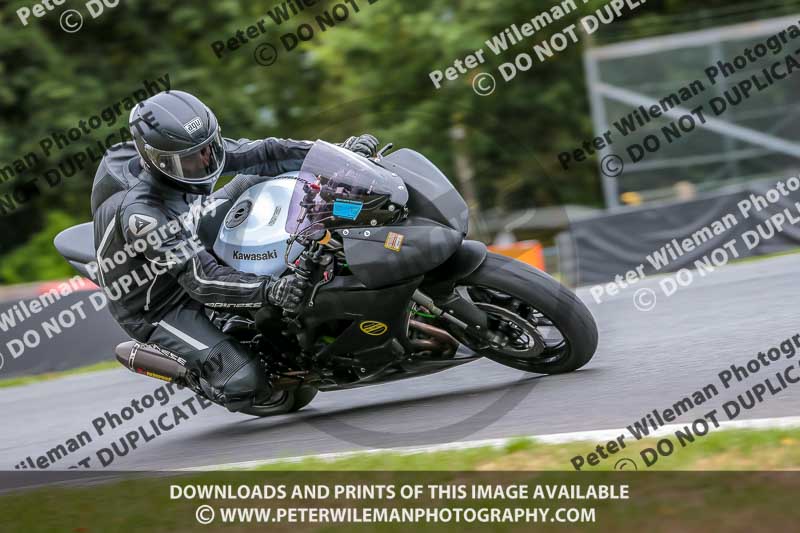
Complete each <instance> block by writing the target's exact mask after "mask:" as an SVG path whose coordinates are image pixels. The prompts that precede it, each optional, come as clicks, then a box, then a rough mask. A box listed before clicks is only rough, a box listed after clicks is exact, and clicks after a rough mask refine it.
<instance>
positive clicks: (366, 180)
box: [56, 141, 597, 416]
mask: <svg viewBox="0 0 800 533" xmlns="http://www.w3.org/2000/svg"><path fill="white" fill-rule="evenodd" d="M391 148H392V147H391V145H388V146H386V147H385V148H384V149H383V150H381V152H380V153H379V154H378V155H377V156H376V157H374V158H364V157H361V156H359V155H356V154H354V153H352V152H349V151H347V150H345V149H342V148H340V147H338V146H334V145H332V144H329V143H326V142H324V141H317V142H316V143H315V145H314V147H313V148H312V149H311V151H310V152H309V153H308V155H307V157H306V159H305V162H304V164H303V165H302V168H301V169H300V171H299V172H294V173H287V174H284V175H281V176H278V177H276V178H274V179H272V180H269V181H266V182H263V183H261V184H259V185H256V186H254V187H252V188H251V189H249V190H248V191H246V192H245V193H244V194H243V195H242V196H241V197H239V198H238V199H237V201H236V202H234V206H233V207H232V208H231V209H230V210H229V211H228V212H227V213H220V214H219V215H218V216H217V217H216V219H217V220H216V221H215V222H214V224H215V227H214V230H213V231H212V235H213V236H214V242H213V243H209V246H210V247H211V248H212V249H213V251H214V253H215V255H216V256H217V258H218V259H219V260H220V261H221V262H223V263H226V264H228V265H229V266H231V267H233V268H236V269H238V270H240V271H244V272H252V273H254V274H263V275H272V276H280V275H282V274H284V273H286V272H287V271H289V270H292V271H294V272H295V273H296V274H297V275H299V276H301V277H303V278H304V279H305V280H307V282H308V286H309V290H308V292H307V294H306V297H305V299H304V301H303V305H302V307H301V308H300V309H299V310H298V311H297V312H294V313H286V312H281V311H280V310H278V309H277V308H274V307H272V306H269V305H266V306H265V307H263V308H261V309H259V310H257V311H252V312H251V311H246V312H242V311H238V312H237V314H235V313H232V312H227V311H225V310H220V309H213V310H212V309H209V310H207V313H208V315H209V317H210V318H211V319H212V320H213V321H214V323H215V324H216V325H217V326H218V327H219V328H220V329H222V330H223V331H224V332H225V333H227V334H229V335H231V336H233V337H234V338H236V339H237V340H238V341H239V342H241V343H242V344H244V345H245V346H247V347H248V348H249V349H251V350H253V351H254V352H255V353H258V354H259V355H260V357H261V358H262V359H263V362H264V368H266V369H267V372H268V373H269V381H270V383H271V384H272V386H273V391H274V393H273V394H272V396H271V397H270V398H269V399H268V400H267V401H264V402H262V403H260V404H258V405H253V406H251V407H249V408H247V409H245V410H244V411H242V412H244V413H246V414H249V415H254V416H274V415H278V414H284V413H289V412H294V411H297V410H299V409H301V408H303V407H305V406H306V405H308V404H309V403H310V402H311V401H312V400H313V399H314V397H315V396H316V394H317V393H318V392H319V391H335V390H343V389H350V388H355V387H362V386H367V385H375V384H379V383H387V382H392V381H397V380H402V379H409V378H413V377H418V376H423V375H428V374H432V373H435V372H440V371H443V370H447V369H450V368H454V367H457V366H460V365H463V364H466V363H469V362H472V361H475V360H477V359H480V358H482V357H486V358H488V359H491V360H492V361H495V362H497V363H500V364H502V365H505V366H508V367H511V368H515V369H519V370H523V371H526V372H532V373H538V374H560V373H565V372H571V371H574V370H576V369H578V368H580V367H582V366H584V365H585V364H586V363H587V362H589V360H590V359H591V358H592V356H593V355H594V352H595V349H596V347H597V327H596V325H595V322H594V319H593V317H592V315H591V313H590V312H589V310H588V309H587V308H586V307H585V305H584V304H583V303H582V302H581V301H580V300H579V299H578V298H577V297H576V296H575V295H574V294H573V293H572V292H571V291H570V290H568V289H567V288H566V287H564V286H562V285H561V284H560V283H559V282H558V281H556V280H555V279H554V278H552V277H551V276H549V275H548V274H546V273H544V272H541V271H539V270H537V269H535V268H533V267H531V266H529V265H527V264H525V263H522V262H519V261H516V260H514V259H511V258H508V257H505V256H502V255H498V254H494V253H491V252H489V251H488V250H487V248H486V246H485V245H484V244H482V243H480V242H477V241H472V240H467V239H466V237H467V229H468V220H469V209H468V206H467V204H466V203H465V201H464V199H463V198H462V197H461V195H460V194H459V193H458V191H457V190H456V189H455V187H453V185H452V184H451V182H450V181H449V180H448V179H447V177H446V176H445V175H444V174H443V173H442V172H441V171H440V170H439V169H438V168H437V167H436V166H435V165H434V164H433V163H431V162H430V161H429V160H428V159H427V158H425V157H424V156H423V155H421V154H419V153H417V152H415V151H413V150H409V149H401V150H398V151H394V152H391V153H388V152H390V150H391ZM86 226H87V225H86V224H84V225H81V226H78V227H75V228H70V229H68V230H66V231H65V232H62V234H61V235H59V237H57V238H56V247H57V248H58V249H59V251H60V252H61V253H62V255H64V257H65V258H66V259H67V260H68V261H69V262H70V264H72V265H73V266H74V267H75V268H77V269H78V270H79V271H81V272H83V273H84V274H85V273H86V268H85V266H86V264H87V263H88V262H89V261H91V259H92V257H93V255H94V250H93V248H90V246H91V242H92V240H91V239H92V237H91V233H89V235H90V237H89V239H87V238H86V234H87V229H88V231H89V232H91V224H88V226H89V228H87V227H86ZM216 226H218V229H217V227H216ZM79 232H82V236H81V235H79ZM77 241H81V242H82V243H83V244H81V245H76V242H77ZM64 243H69V245H65V244H64ZM116 353H117V358H118V360H119V361H120V362H121V363H122V364H123V365H124V366H125V367H126V368H128V369H130V370H132V371H134V372H137V373H141V374H145V375H149V376H153V377H159V378H161V379H166V380H169V381H174V382H177V383H178V384H182V385H185V386H188V387H190V388H192V389H193V390H195V391H196V392H199V386H198V385H197V383H196V376H193V375H192V373H190V372H188V371H187V369H186V368H185V367H184V366H183V364H182V363H183V361H181V359H180V357H178V356H175V355H174V354H170V353H166V352H164V351H163V350H159V349H157V348H156V347H154V346H149V345H146V344H142V343H137V342H133V341H130V342H126V343H123V344H121V345H120V346H118V347H117V349H116Z"/></svg>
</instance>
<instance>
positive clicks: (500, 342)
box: [411, 289, 507, 346]
mask: <svg viewBox="0 0 800 533" xmlns="http://www.w3.org/2000/svg"><path fill="white" fill-rule="evenodd" d="M411 299H412V300H413V301H414V302H415V303H417V304H419V305H421V306H422V307H424V308H426V309H427V310H428V311H430V312H431V314H432V315H434V316H436V317H437V318H440V319H442V320H444V321H445V322H448V323H450V324H451V325H452V326H453V327H456V328H458V329H459V330H461V331H462V332H463V333H464V335H465V336H466V337H468V338H470V339H473V340H475V341H477V342H479V343H480V344H481V345H495V346H504V345H505V344H506V343H507V339H506V338H505V336H504V335H502V334H500V333H496V332H492V331H491V330H490V329H489V320H488V317H487V316H486V313H484V312H483V311H481V310H480V309H479V308H478V307H477V306H476V305H475V304H474V303H473V302H472V301H471V300H470V299H469V298H468V297H465V296H464V295H463V294H462V293H460V292H459V291H458V289H455V290H454V291H453V293H452V294H451V295H450V296H449V297H447V298H446V299H444V300H443V301H441V302H440V303H439V304H437V303H436V302H434V301H433V299H432V298H431V297H430V296H428V295H426V294H425V293H423V292H422V291H420V290H417V291H416V292H414V295H413V296H412V297H411Z"/></svg>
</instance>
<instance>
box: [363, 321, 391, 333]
mask: <svg viewBox="0 0 800 533" xmlns="http://www.w3.org/2000/svg"><path fill="white" fill-rule="evenodd" d="M358 327H359V329H360V330H361V331H362V332H363V333H366V334H367V335H372V336H373V337H380V336H381V335H383V334H385V333H386V332H387V331H389V326H387V325H386V324H384V323H383V322H377V321H375V320H367V321H366V322H362V323H361V324H360V325H359V326H358Z"/></svg>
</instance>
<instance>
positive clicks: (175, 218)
mask: <svg viewBox="0 0 800 533" xmlns="http://www.w3.org/2000/svg"><path fill="white" fill-rule="evenodd" d="M312 146H313V143H311V142H305V141H293V140H282V139H266V140H262V141H248V140H240V141H233V140H229V139H226V140H225V151H226V164H225V170H224V172H223V175H224V174H240V175H239V176H237V177H236V178H235V179H234V180H233V181H231V182H230V183H229V184H228V185H226V186H225V187H223V188H222V189H220V190H219V191H217V192H215V193H214V194H213V195H211V196H209V197H201V196H199V195H195V194H188V193H186V192H184V191H182V190H180V189H178V188H177V187H176V186H173V185H171V184H170V182H168V181H166V180H161V179H156V178H154V177H153V176H152V175H150V173H149V172H148V171H147V170H145V169H143V168H142V166H141V163H140V161H139V159H138V157H133V158H132V159H131V161H130V162H129V163H128V164H126V165H124V167H123V173H124V174H125V175H124V178H125V179H126V180H127V182H128V183H129V185H130V188H129V189H128V190H125V191H120V192H117V193H115V194H113V195H112V196H110V197H109V198H108V199H107V200H105V201H104V202H103V203H102V204H101V205H100V206H99V207H98V208H97V209H96V210H95V214H94V232H95V246H96V252H97V263H98V269H97V273H96V275H95V279H96V280H98V281H99V283H100V285H101V286H102V287H103V288H104V289H105V292H106V295H107V296H108V298H109V309H110V311H111V314H112V315H113V316H114V318H115V319H116V321H117V322H118V323H119V324H120V326H122V328H123V329H124V330H125V331H126V332H127V333H128V334H129V335H130V336H131V337H133V338H134V339H136V340H138V341H140V342H145V343H149V344H155V345H157V346H160V347H161V348H163V349H166V350H169V351H170V352H173V353H176V354H179V355H180V356H181V357H183V358H184V359H186V360H187V362H188V366H189V368H190V369H191V370H193V371H194V372H195V373H196V375H197V376H199V377H200V378H201V380H200V384H201V386H202V387H203V390H204V391H205V392H206V394H207V395H208V396H209V397H210V399H212V400H215V401H217V402H219V403H222V404H224V405H226V406H227V407H228V408H229V409H231V410H238V409H241V408H244V407H247V406H248V405H250V404H251V403H252V400H253V398H254V396H255V394H256V392H257V391H258V390H260V389H262V388H263V385H264V381H265V374H264V372H263V370H262V369H261V366H260V362H259V361H258V358H257V357H256V356H255V355H254V354H252V353H251V352H250V351H249V350H247V349H245V348H244V347H242V346H241V345H240V344H239V343H238V342H236V341H235V340H234V339H233V338H231V337H228V336H226V335H225V334H223V333H222V332H221V331H220V330H219V329H218V328H217V327H215V326H214V325H213V324H212V323H211V321H210V320H209V319H208V318H207V317H206V314H205V312H204V306H207V307H218V308H230V309H235V308H253V309H255V308H259V307H262V306H263V305H265V303H266V301H267V290H268V288H269V286H270V284H271V282H272V281H273V280H272V279H271V278H270V277H268V276H257V275H253V274H247V273H243V272H240V271H237V270H235V269H233V268H230V267H228V266H225V265H222V264H219V263H218V262H217V260H216V259H215V257H214V256H213V255H212V254H211V253H209V252H208V251H207V250H205V249H204V248H203V246H202V244H201V243H200V241H199V239H198V236H197V230H198V225H199V224H200V222H201V221H202V220H203V218H207V217H208V216H209V215H214V214H215V213H220V212H221V213H223V214H224V213H226V212H227V211H228V210H229V209H230V208H231V207H232V202H233V201H235V200H236V198H237V197H238V196H239V195H240V194H241V193H243V192H244V191H245V190H246V189H247V188H249V187H250V186H252V185H254V184H256V183H258V182H259V181H264V180H266V179H269V178H268V177H266V176H276V175H279V174H281V173H283V172H288V171H292V170H299V169H300V167H301V165H302V162H303V160H304V158H305V155H306V154H307V152H308V150H310V149H311V147H312ZM102 172H103V166H102V164H101V167H100V170H99V171H98V173H99V174H102ZM262 176H264V177H262Z"/></svg>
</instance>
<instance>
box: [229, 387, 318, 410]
mask: <svg viewBox="0 0 800 533" xmlns="http://www.w3.org/2000/svg"><path fill="white" fill-rule="evenodd" d="M318 392H319V391H318V390H317V389H316V388H314V387H311V386H309V385H304V386H302V387H300V388H298V389H295V390H292V391H280V392H276V393H275V394H273V395H272V397H271V398H270V399H269V400H267V401H266V402H263V403H261V404H259V405H252V406H250V407H248V408H246V409H242V410H241V411H240V412H241V413H243V414H246V415H252V416H261V417H266V416H277V415H285V414H288V413H294V412H297V411H299V410H300V409H302V408H303V407H305V406H306V405H308V404H310V403H311V400H313V399H314V397H315V396H316V395H317V393H318Z"/></svg>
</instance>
